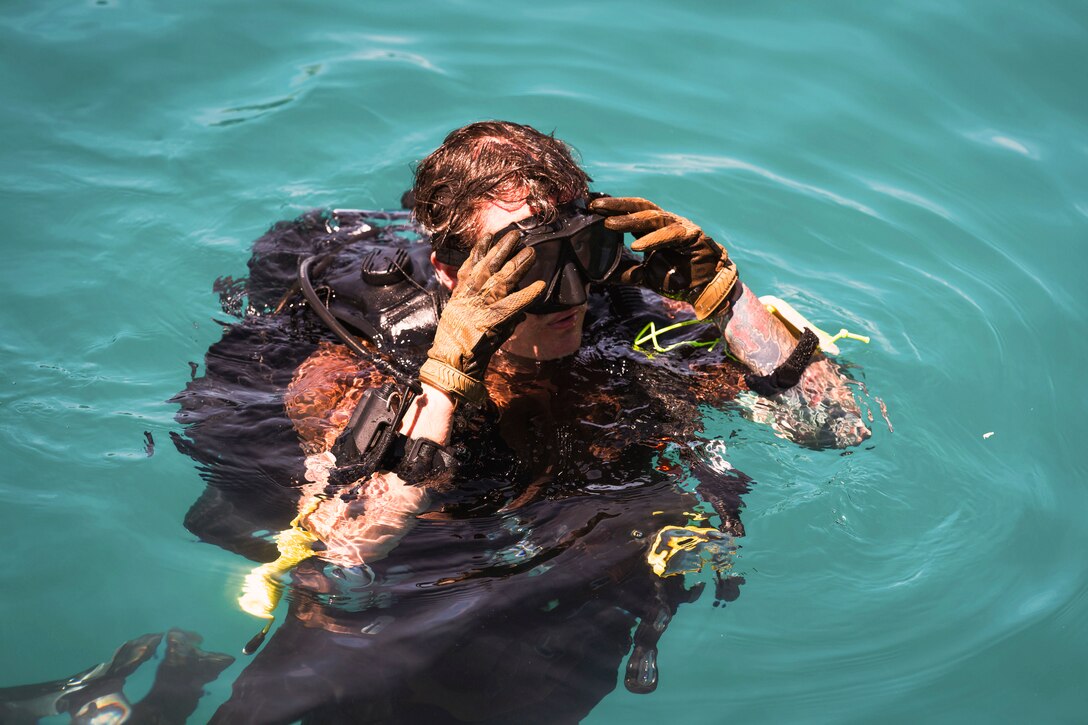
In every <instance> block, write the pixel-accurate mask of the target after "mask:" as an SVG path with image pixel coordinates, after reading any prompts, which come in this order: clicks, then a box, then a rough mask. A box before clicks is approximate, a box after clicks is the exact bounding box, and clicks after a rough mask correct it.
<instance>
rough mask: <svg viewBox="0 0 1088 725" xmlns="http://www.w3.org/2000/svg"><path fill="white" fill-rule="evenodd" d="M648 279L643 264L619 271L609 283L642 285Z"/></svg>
mask: <svg viewBox="0 0 1088 725" xmlns="http://www.w3.org/2000/svg"><path fill="white" fill-rule="evenodd" d="M645 279H646V268H645V267H644V266H643V265H641V264H632V265H631V266H629V267H627V268H625V269H620V270H617V274H616V276H615V277H614V278H612V279H610V280H609V281H610V282H612V284H633V285H641V284H642V283H643V281H644V280H645Z"/></svg>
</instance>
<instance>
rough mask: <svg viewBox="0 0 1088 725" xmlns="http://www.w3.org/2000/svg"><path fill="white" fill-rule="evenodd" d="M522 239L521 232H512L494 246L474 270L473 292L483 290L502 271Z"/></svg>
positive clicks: (471, 285)
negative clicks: (488, 281)
mask: <svg viewBox="0 0 1088 725" xmlns="http://www.w3.org/2000/svg"><path fill="white" fill-rule="evenodd" d="M520 237H521V234H520V232H518V231H517V230H511V231H509V232H507V233H506V234H504V235H503V236H502V238H500V239H499V240H498V241H496V242H494V243H493V244H492V246H491V248H490V249H489V250H487V253H486V254H485V255H484V257H483V259H481V260H480V262H479V263H478V264H476V265H475V267H474V268H473V269H472V274H471V278H470V281H469V285H470V289H471V290H473V291H477V292H478V291H479V290H481V289H483V286H484V284H485V283H486V282H487V280H488V278H489V277H491V275H493V274H495V273H496V272H498V271H499V270H500V269H502V266H503V264H505V263H506V258H507V257H509V256H510V252H512V251H513V249H514V246H515V245H516V244H517V243H518V239H519V238H520Z"/></svg>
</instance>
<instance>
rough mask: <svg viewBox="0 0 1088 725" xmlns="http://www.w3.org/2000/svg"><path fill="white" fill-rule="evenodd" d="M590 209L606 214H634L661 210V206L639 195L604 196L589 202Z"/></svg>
mask: <svg viewBox="0 0 1088 725" xmlns="http://www.w3.org/2000/svg"><path fill="white" fill-rule="evenodd" d="M589 210H590V211H592V212H596V213H598V214H604V215H605V216H611V215H613V214H632V213H634V212H637V211H661V207H659V206H658V205H657V204H654V203H653V202H652V201H647V200H646V199H640V198H638V197H637V196H618V197H616V196H602V197H601V198H600V199H594V200H593V201H591V202H589Z"/></svg>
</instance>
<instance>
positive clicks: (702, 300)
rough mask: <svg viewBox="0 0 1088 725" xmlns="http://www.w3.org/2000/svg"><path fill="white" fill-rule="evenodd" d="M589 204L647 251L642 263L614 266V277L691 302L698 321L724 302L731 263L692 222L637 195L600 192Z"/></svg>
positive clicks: (733, 271) (732, 276) (732, 277)
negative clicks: (626, 195)
mask: <svg viewBox="0 0 1088 725" xmlns="http://www.w3.org/2000/svg"><path fill="white" fill-rule="evenodd" d="M589 208H590V210H591V211H594V212H596V213H598V214H604V215H605V216H608V217H610V218H609V219H607V220H606V221H605V226H606V227H608V228H609V229H614V230H616V231H618V232H630V233H631V234H632V235H634V237H635V242H634V243H633V244H632V245H631V249H632V250H633V251H635V252H643V253H645V255H646V257H645V259H643V261H642V263H641V264H631V265H627V266H626V267H622V268H620V269H618V270H617V273H616V275H615V277H614V281H616V282H618V283H619V284H637V285H641V286H643V287H647V288H649V289H652V290H653V291H655V292H657V293H659V294H662V295H664V296H666V297H671V298H673V299H680V300H683V301H685V302H691V303H692V304H693V305H694V306H695V314H696V316H697V317H698V318H699V319H700V320H703V319H706V318H707V317H710V316H711V315H713V314H714V313H716V312H718V311H720V310H721V309H722V308H723V307H725V305H726V304H727V303H728V301H729V298H730V293H731V292H732V291H733V288H734V286H735V285H736V283H737V268H736V265H734V264H733V263H732V262H731V261H730V260H729V254H728V253H727V252H726V251H725V247H723V246H721V245H720V244H718V243H717V242H715V241H714V240H713V239H711V238H710V237H708V236H707V235H706V234H704V233H703V230H702V229H700V228H699V227H698V226H696V225H695V224H694V223H692V222H691V221H689V220H687V219H685V218H684V217H682V216H677V215H676V214H673V213H671V212H667V211H665V210H663V209H661V207H659V206H657V205H656V204H654V203H653V202H650V201H647V200H646V199H639V198H637V197H608V196H606V197H601V198H599V199H594V200H593V202H592V203H590V205H589Z"/></svg>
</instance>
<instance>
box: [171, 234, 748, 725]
mask: <svg viewBox="0 0 1088 725" xmlns="http://www.w3.org/2000/svg"><path fill="white" fill-rule="evenodd" d="M381 235H387V233H386V232H383V231H380V232H379V236H378V237H375V239H373V240H371V241H369V242H368V241H365V240H364V241H363V242H359V241H358V240H356V241H355V242H351V243H347V244H341V243H340V242H341V241H343V240H340V241H338V240H337V239H336V234H335V233H334V232H333V231H330V230H329V229H328V228H327V227H326V224H325V220H324V219H323V218H322V217H321V216H320V215H317V214H311V215H307V216H305V217H303V218H301V219H300V220H299V221H298V222H296V223H295V224H294V225H277V227H275V228H274V229H273V230H272V231H271V232H270V234H269V235H266V237H263V238H262V240H259V241H258V243H257V248H256V250H255V255H254V259H253V260H252V261H251V264H250V269H251V275H250V281H249V287H248V289H247V292H248V295H249V305H250V307H251V308H256V309H257V310H267V309H269V308H271V307H273V306H275V305H276V302H277V301H278V299H279V297H281V296H282V294H283V292H284V290H286V289H287V288H288V287H289V286H290V277H291V274H290V270H292V269H293V267H294V265H295V263H296V260H297V258H298V257H299V256H301V255H306V254H310V253H313V252H314V251H318V250H320V249H321V248H338V245H339V247H343V249H341V251H340V252H338V254H339V255H340V257H339V258H340V259H346V260H350V259H351V258H352V255H358V254H359V253H360V251H361V247H359V245H362V247H365V246H366V244H369V243H373V242H380V241H381V238H380V236H381ZM353 245H355V246H354V247H353ZM355 258H357V257H355ZM338 264H339V262H335V263H333V264H332V265H331V266H330V267H328V269H329V270H331V271H330V272H329V274H330V275H331V274H335V273H336V269H337V265H338ZM345 264H348V266H350V264H349V263H345ZM421 281H424V282H425V280H421ZM424 287H426V284H424ZM228 289H229V287H228ZM420 294H423V293H422V292H421V293H420ZM639 300H641V296H640V297H639V298H638V299H637V300H636V299H635V298H633V297H631V295H630V293H627V294H626V295H612V296H607V295H603V294H597V295H594V296H593V299H592V301H591V310H590V315H589V317H588V318H587V320H588V322H587V331H586V339H587V340H588V341H589V342H588V344H587V345H585V346H583V348H582V350H580V351H579V352H578V353H577V354H576V355H575V356H573V357H572V358H568V359H565V360H563V361H556V362H551V363H527V362H519V361H516V360H513V359H509V360H507V361H506V362H505V363H503V362H502V361H501V360H500V361H499V362H498V364H497V365H495V366H494V367H495V369H496V370H497V372H496V373H494V374H495V375H497V376H498V379H499V383H500V384H505V385H507V386H508V388H509V389H510V390H511V391H514V395H513V396H512V397H511V398H510V399H509V400H508V401H505V403H504V406H503V408H502V413H501V415H498V414H497V412H496V411H495V410H490V411H489V410H488V409H486V408H485V409H484V410H482V411H481V410H469V411H468V412H462V413H459V415H458V417H457V419H456V420H455V428H454V445H455V446H456V447H457V448H458V450H459V451H460V457H461V458H462V459H463V465H462V468H461V469H460V471H459V472H458V474H457V478H456V480H455V481H454V485H453V486H452V488H450V489H449V490H447V491H445V492H443V493H438V494H436V495H435V496H434V498H433V501H432V504H431V511H432V512H435V513H437V514H438V517H436V518H423V519H420V520H418V521H417V522H415V524H414V527H413V528H412V530H411V531H410V532H409V533H408V534H407V535H406V536H405V538H404V539H403V540H402V541H401V542H400V544H399V545H398V546H397V547H396V548H395V549H394V550H393V551H392V552H391V553H390V554H389V555H388V556H387V557H386V558H384V559H382V560H380V561H376V562H373V563H371V564H370V565H369V566H362V567H356V568H354V569H350V570H345V569H342V568H340V567H338V566H335V565H332V564H328V563H326V562H324V561H322V560H321V559H319V558H311V559H309V560H307V561H305V562H303V563H302V564H300V565H299V566H298V567H297V568H296V569H295V571H294V572H293V574H292V581H291V587H290V594H289V597H290V610H289V614H288V616H287V620H286V621H285V623H284V624H283V625H282V626H281V627H280V628H279V629H278V630H276V632H275V633H274V634H273V636H272V637H271V639H270V641H269V642H268V643H267V644H266V645H265V647H264V649H263V650H262V651H261V652H259V653H258V654H257V656H256V657H255V658H254V660H253V662H252V664H250V665H249V666H248V667H247V668H246V670H245V671H244V672H243V673H242V674H241V675H240V676H239V678H238V680H237V681H236V683H235V686H234V695H233V697H232V698H231V700H230V701H229V702H228V703H226V704H225V705H224V706H223V708H222V709H221V710H220V712H219V713H218V714H217V716H216V717H217V721H220V722H230V723H235V722H292V721H295V720H298V719H302V720H303V721H304V722H322V723H325V722H352V723H358V722H417V721H428V722H445V721H470V722H519V723H531V722H547V723H556V722H576V721H578V720H580V719H581V718H583V717H584V716H585V715H586V714H587V713H588V712H589V710H590V709H591V708H592V707H593V706H594V705H595V704H596V703H597V702H599V701H600V699H601V698H602V697H604V696H605V695H606V694H607V693H608V692H610V691H611V690H612V689H613V688H614V687H615V685H616V681H617V671H618V670H620V669H621V668H622V663H623V660H624V657H625V656H627V655H628V653H630V656H629V657H628V666H627V670H626V675H625V677H624V681H625V684H626V686H627V687H628V688H629V689H631V690H633V691H641V692H646V691H650V690H652V689H653V688H654V686H656V677H657V674H656V664H655V656H656V643H657V640H658V638H659V637H660V635H661V633H662V632H663V631H664V629H665V627H666V625H667V624H668V621H669V619H670V618H671V617H672V615H673V614H674V613H675V611H676V608H677V606H678V605H679V604H680V603H682V602H684V601H689V600H691V599H693V598H694V597H696V596H698V594H699V591H700V590H701V586H698V587H696V588H694V589H691V590H688V589H686V588H685V584H684V581H683V579H684V578H683V577H682V576H673V577H666V578H661V577H658V576H657V575H655V574H654V573H653V572H652V571H651V570H650V568H649V565H648V564H647V560H646V556H647V552H648V550H649V549H650V547H651V544H652V541H653V538H654V535H655V534H656V533H657V532H658V531H660V530H661V529H662V528H663V527H665V526H669V525H673V526H683V525H685V524H688V523H689V522H690V520H691V512H692V511H694V510H696V508H697V507H699V506H700V500H701V499H702V500H704V501H709V502H711V503H713V504H714V508H715V510H717V512H718V514H719V515H720V517H721V520H722V525H723V528H726V529H728V530H729V531H731V532H732V533H735V534H740V533H741V532H742V529H741V527H740V522H739V517H738V510H739V508H740V505H741V504H740V495H741V494H742V493H743V492H744V491H746V490H747V486H748V479H747V478H746V477H744V476H743V475H742V474H739V473H737V472H728V473H722V472H721V471H720V470H717V469H715V468H714V467H713V466H710V465H708V464H707V463H706V462H705V461H704V460H703V459H702V457H701V456H699V455H698V454H695V453H693V448H698V447H699V445H701V443H700V439H699V438H698V432H699V430H700V425H699V416H698V405H699V404H700V403H702V402H705V401H706V400H708V399H713V397H714V396H713V395H711V394H709V393H708V391H707V390H706V382H707V381H706V379H703V378H699V375H700V373H699V371H698V369H697V367H696V366H693V365H692V364H691V363H690V361H684V360H677V359H670V360H669V361H668V364H664V363H663V362H661V361H658V362H649V361H647V360H646V358H645V357H644V356H642V355H640V354H638V353H634V352H632V351H631V349H630V339H631V333H632V329H633V328H634V327H637V326H641V324H643V323H644V322H645V320H646V319H648V318H649V317H651V316H653V315H654V314H658V315H662V314H663V313H662V312H660V311H654V310H653V309H652V308H646V307H645V306H643V307H641V308H639V309H635V307H634V305H636V304H637V303H638V302H639ZM424 307H425V305H423V304H420V306H419V309H420V310H422V309H423V308H424ZM617 307H625V309H624V310H623V311H622V314H617V313H616V311H615V308H617ZM371 312H373V310H371ZM375 316H376V317H380V315H377V314H376V313H375ZM420 316H421V317H426V315H424V314H423V313H422V312H421V313H420ZM434 319H435V320H437V311H436V312H435V315H434ZM379 322H380V320H379ZM421 328H423V332H424V333H427V334H422V335H420V334H418V333H419V332H420V329H421ZM401 333H402V334H401V339H400V340H399V341H398V344H399V346H398V348H397V350H398V352H403V361H404V362H405V363H406V364H408V365H412V364H415V365H418V364H419V362H421V361H422V356H423V354H424V352H425V349H426V342H427V339H428V334H429V333H428V331H427V330H426V329H425V326H417V327H416V328H414V332H412V331H409V330H408V329H407V328H404V329H403V330H402V331H401ZM409 334H411V335H415V336H416V337H415V338H414V339H411V340H409V339H407V337H406V336H407V335H409ZM333 339H334V338H332V337H331V336H330V335H329V333H328V332H327V331H326V330H324V329H323V328H322V327H321V326H320V325H319V324H317V323H316V322H315V321H314V320H313V319H312V317H311V316H310V315H309V313H307V311H306V310H305V309H304V308H302V307H301V306H297V307H289V308H288V309H287V310H286V311H283V312H281V313H280V314H277V315H272V314H257V315H254V314H250V315H247V316H246V317H245V318H244V320H243V321H241V322H240V323H239V324H236V325H233V326H231V327H230V328H228V329H227V331H226V333H225V335H224V338H223V340H221V341H220V342H218V343H216V344H215V345H213V346H212V348H211V349H210V350H209V353H208V358H207V360H206V369H205V375H204V376H203V377H201V378H198V379H195V380H194V381H193V382H192V383H191V384H190V385H189V386H188V388H187V389H186V391H184V392H183V393H181V394H180V395H179V396H178V398H177V401H178V402H179V403H180V404H181V406H182V412H181V413H180V414H179V420H180V421H182V422H183V423H185V424H186V425H187V429H186V437H185V438H182V437H180V436H179V437H178V438H177V439H176V442H177V443H178V444H179V447H181V449H182V450H183V451H184V452H185V453H187V454H189V455H192V456H193V457H194V458H196V459H197V460H198V461H199V462H200V464H201V468H202V470H203V473H204V476H205V478H206V480H207V482H208V484H209V487H208V490H207V492H206V493H205V494H204V496H202V497H201V499H200V501H198V502H197V504H195V505H194V507H193V510H192V511H190V513H189V515H188V516H187V518H186V525H187V526H188V527H189V528H190V529H191V530H193V531H194V532H195V533H197V534H198V535H200V536H201V537H202V538H204V539H205V540H208V541H212V542H214V543H217V544H219V545H222V546H225V547H227V548H230V549H231V550H234V551H237V552H239V553H243V554H245V555H248V556H250V557H251V558H254V559H256V560H261V561H268V560H271V559H273V558H275V556H276V551H275V547H274V546H273V545H272V544H271V543H270V542H269V541H268V540H267V539H266V538H262V537H260V536H254V532H257V531H260V530H264V531H276V530H280V529H283V528H285V527H286V526H287V523H288V522H289V521H290V520H291V518H292V517H293V516H294V515H295V513H297V503H296V499H297V494H296V492H295V488H296V487H297V486H298V484H299V483H300V482H301V481H302V480H303V477H302V452H301V450H300V448H299V446H298V437H297V434H295V433H294V430H293V429H292V427H291V424H290V421H289V420H288V419H287V416H286V413H285V411H284V407H283V393H284V390H285V389H286V387H287V383H288V382H289V381H290V380H291V377H292V375H293V373H294V370H295V368H296V367H297V366H298V364H299V363H301V362H302V361H303V360H304V359H305V358H306V357H308V356H309V355H310V354H311V353H312V352H313V351H314V350H315V349H316V347H317V345H318V343H319V342H320V341H322V340H333ZM738 374H739V373H738ZM699 383H702V385H703V387H702V388H701V389H700V392H699V393H698V394H696V393H695V392H693V387H692V386H693V384H694V385H698V384H699ZM737 581H738V580H737V579H735V578H734V579H730V578H728V577H722V576H721V575H720V574H719V576H718V583H719V585H720V586H719V588H718V591H717V595H718V597H719V598H724V599H729V598H732V597H733V596H735V594H736V591H735V587H736V583H737ZM633 631H634V634H632V633H633ZM632 644H633V645H634V649H633V651H632Z"/></svg>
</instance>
